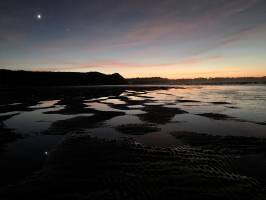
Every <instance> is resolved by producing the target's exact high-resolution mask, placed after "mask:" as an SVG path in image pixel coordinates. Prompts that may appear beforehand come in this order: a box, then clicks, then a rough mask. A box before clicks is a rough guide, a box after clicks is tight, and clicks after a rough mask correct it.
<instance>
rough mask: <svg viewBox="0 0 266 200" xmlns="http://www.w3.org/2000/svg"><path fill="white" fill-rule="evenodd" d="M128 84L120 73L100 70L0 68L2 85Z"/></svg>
mask: <svg viewBox="0 0 266 200" xmlns="http://www.w3.org/2000/svg"><path fill="white" fill-rule="evenodd" d="M120 84H127V81H126V79H124V78H123V77H122V76H121V75H120V74H118V73H115V74H111V75H106V74H102V73H99V72H87V73H79V72H32V71H11V70H0V85H2V86H63V85H120Z"/></svg>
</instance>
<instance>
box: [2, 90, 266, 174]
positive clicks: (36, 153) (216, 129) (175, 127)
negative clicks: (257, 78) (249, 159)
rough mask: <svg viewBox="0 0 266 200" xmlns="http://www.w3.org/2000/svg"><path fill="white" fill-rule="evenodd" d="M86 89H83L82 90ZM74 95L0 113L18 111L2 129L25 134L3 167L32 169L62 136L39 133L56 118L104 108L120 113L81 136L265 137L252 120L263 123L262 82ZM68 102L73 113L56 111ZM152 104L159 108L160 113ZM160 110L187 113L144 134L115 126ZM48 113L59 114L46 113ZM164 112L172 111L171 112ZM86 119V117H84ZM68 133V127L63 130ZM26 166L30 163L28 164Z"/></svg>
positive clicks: (158, 139) (155, 139)
mask: <svg viewBox="0 0 266 200" xmlns="http://www.w3.org/2000/svg"><path fill="white" fill-rule="evenodd" d="M115 89H116V88H114V90H115ZM85 90H87V89H86V88H85ZM88 90H89V89H88ZM66 95H67V94H66ZM70 99H71V98H70ZM75 99H77V100H71V101H69V100H68V101H62V102H60V100H62V99H60V98H58V99H54V100H43V101H40V102H39V103H38V104H37V105H31V106H29V108H30V110H27V111H16V110H14V111H12V112H7V113H0V117H1V116H4V115H9V114H16V113H18V114H17V115H15V116H13V117H11V118H10V119H7V120H5V121H3V124H4V125H5V126H6V127H7V128H11V129H14V131H15V132H16V133H19V134H22V135H24V139H18V140H17V141H15V142H13V143H10V144H8V145H6V146H5V150H6V151H5V152H2V153H0V158H1V162H2V163H3V164H2V167H3V166H4V165H6V167H8V165H9V164H7V163H8V162H9V163H14V165H12V166H13V167H14V170H21V169H20V166H19V165H16V164H18V163H21V160H23V161H25V162H28V163H31V164H27V163H25V162H24V164H25V166H24V165H23V166H24V168H25V170H26V169H27V168H29V169H31V168H32V170H34V169H36V168H37V167H33V166H32V165H34V166H35V165H36V166H40V163H42V162H43V160H44V159H45V156H44V155H45V152H48V154H49V151H50V149H51V148H53V147H54V146H56V145H57V144H58V143H59V142H60V141H62V140H63V138H64V136H58V135H43V134H42V133H43V132H44V131H45V130H47V129H48V128H49V127H51V126H52V125H53V123H55V122H57V121H59V120H69V119H72V118H74V117H82V116H87V117H89V116H95V114H97V113H93V110H94V111H95V112H96V111H101V112H103V113H102V114H103V115H104V114H106V112H119V113H122V114H121V115H120V116H114V117H113V118H111V119H108V120H106V121H105V122H104V123H101V124H100V125H99V126H98V127H96V128H95V127H94V128H91V129H85V130H83V134H88V135H91V136H94V137H99V138H105V139H120V138H125V137H126V138H133V139H134V140H135V141H137V142H139V143H143V144H146V145H155V146H163V147H166V146H176V145H179V144H180V141H178V140H177V139H176V138H175V137H174V136H172V135H171V132H174V131H190V132H196V133H207V134H213V135H233V136H247V137H263V138H266V126H265V125H259V124H256V123H261V122H266V86H260V85H256V86H246V85H245V86H185V87H184V88H172V87H170V88H167V87H164V88H158V89H151V88H149V87H147V88H145V87H143V86H142V87H140V88H138V87H135V88H130V89H127V90H124V92H121V94H120V95H116V96H114V95H112V94H110V95H104V94H103V95H102V96H101V95H100V97H99V96H97V97H94V96H91V97H90V98H87V97H84V98H83V97H82V98H75ZM215 102H216V103H215ZM217 102H218V103H217ZM223 103H224V104H223ZM229 103H230V104H229ZM68 104H69V105H68ZM16 105H20V102H17V103H16V104H14V106H16ZM77 105H78V106H81V105H84V109H86V108H90V109H92V111H90V112H82V111H85V110H82V109H83V108H80V107H79V109H77V110H75V106H77ZM1 106H4V105H1ZM9 106H12V104H9ZM69 106H70V107H71V109H72V111H73V109H74V111H75V112H74V113H77V114H67V113H60V111H61V110H64V109H66V108H67V107H69ZM147 107H148V108H149V109H148V110H147V109H146V108H147ZM153 108H160V109H159V110H160V112H157V111H156V109H155V110H153ZM163 108H168V109H169V108H173V109H176V108H179V109H181V110H184V111H186V112H188V113H186V114H180V113H179V114H178V113H176V114H175V113H174V114H173V117H172V118H171V119H164V120H166V123H164V124H154V125H155V126H157V127H158V128H159V129H158V130H157V131H152V132H149V133H146V134H140V135H138V134H136V135H129V134H126V133H122V132H120V131H118V130H117V129H116V128H117V127H118V126H121V125H130V124H131V125H132V124H133V125H134V124H138V125H139V124H150V123H151V122H150V121H152V122H154V120H156V119H157V120H159V121H160V118H162V117H163V116H164V115H165V114H167V112H171V111H170V110H166V111H164V110H163ZM157 110H158V109H157ZM49 111H59V112H58V113H54V114H47V113H46V112H49ZM79 112H80V113H79ZM91 112H92V113H91ZM202 113H218V114H224V115H228V116H231V117H235V118H230V119H226V120H225V119H219V120H218V119H212V118H207V117H203V116H199V115H198V114H202ZM98 115H99V113H98ZM167 116H172V115H171V113H170V115H167ZM144 120H147V121H144ZM149 120H150V121H149ZM88 123H91V122H90V118H88ZM93 123H95V122H93ZM67 134H68V130H66V135H67ZM71 134H73V131H72V132H71ZM32 163H35V164H32ZM28 165H30V166H31V167H27V166H28ZM23 166H22V167H23ZM2 171H3V169H2ZM22 171H23V170H22ZM26 171H27V170H26ZM21 173H22V172H21ZM0 175H1V174H0Z"/></svg>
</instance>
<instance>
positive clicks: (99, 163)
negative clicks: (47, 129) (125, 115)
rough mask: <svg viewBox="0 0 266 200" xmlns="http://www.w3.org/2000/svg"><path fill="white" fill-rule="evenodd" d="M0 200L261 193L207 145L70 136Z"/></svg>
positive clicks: (255, 196) (243, 196) (258, 196)
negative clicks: (165, 144)
mask: <svg viewBox="0 0 266 200" xmlns="http://www.w3.org/2000/svg"><path fill="white" fill-rule="evenodd" d="M183 137H184V134H183ZM0 199H5V200H8V199H28V200H30V199H34V200H37V199H45V200H50V199H72V200H75V199H82V200H83V199H99V200H102V199H151V200H154V199H205V200H206V199H207V200H208V199H248V200H250V199H257V200H261V199H265V193H264V190H263V187H262V186H261V185H260V183H258V182H257V181H256V180H255V179H253V178H249V177H246V176H241V175H239V174H237V173H236V172H235V170H234V169H233V167H232V165H231V157H230V156H229V155H227V154H226V155H223V154H221V153H216V152H215V151H212V150H210V149H205V148H200V147H193V146H188V145H181V146H179V147H177V148H155V147H145V146H141V145H138V144H135V143H134V142H132V141H106V140H101V139H96V138H91V137H89V136H69V137H67V138H66V140H65V141H64V142H63V144H61V145H60V146H59V147H57V148H56V150H54V151H53V152H50V153H49V158H48V161H47V163H46V165H45V166H44V168H43V170H42V171H40V172H39V173H37V174H35V175H34V176H32V177H31V178H29V179H28V180H26V181H25V182H22V183H20V184H18V185H15V186H9V187H7V188H5V189H3V190H2V191H1V192H0Z"/></svg>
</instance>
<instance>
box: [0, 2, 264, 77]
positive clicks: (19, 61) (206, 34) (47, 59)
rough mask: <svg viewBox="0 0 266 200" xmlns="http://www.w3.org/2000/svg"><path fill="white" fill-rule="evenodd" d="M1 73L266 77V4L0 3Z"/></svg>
mask: <svg viewBox="0 0 266 200" xmlns="http://www.w3.org/2000/svg"><path fill="white" fill-rule="evenodd" d="M0 68H5V69H12V70H13V69H14V70H17V69H22V70H34V71H78V72H79V71H80V72H87V71H100V72H103V73H108V74H109V73H115V72H118V73H120V74H121V75H123V76H124V77H127V78H129V77H151V76H161V77H168V78H194V77H238V76H266V0H42V1H41V0H3V1H1V2H0Z"/></svg>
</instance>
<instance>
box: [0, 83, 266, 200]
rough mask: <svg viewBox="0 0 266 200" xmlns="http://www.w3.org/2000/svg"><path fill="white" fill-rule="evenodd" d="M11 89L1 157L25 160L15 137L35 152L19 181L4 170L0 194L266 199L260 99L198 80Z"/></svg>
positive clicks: (4, 104) (1, 111) (4, 105)
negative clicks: (194, 83)
mask: <svg viewBox="0 0 266 200" xmlns="http://www.w3.org/2000/svg"><path fill="white" fill-rule="evenodd" d="M243 87H244V86H243ZM230 90H232V89H230ZM236 90H239V89H236ZM5 92H6V94H8V95H6V96H8V98H6V99H1V106H0V131H1V132H0V133H1V134H0V161H1V159H5V158H8V157H7V155H8V153H9V151H10V148H11V147H12V148H13V150H14V152H15V153H13V154H18V155H17V156H18V157H19V156H21V155H22V157H23V153H24V152H23V150H22V152H21V150H20V149H21V147H16V141H24V142H25V144H23V145H24V146H26V145H27V144H31V145H32V146H30V148H29V149H30V151H34V155H32V157H31V158H30V161H31V162H32V163H19V162H23V160H22V159H17V158H16V159H17V160H16V159H15V160H14V162H12V165H14V166H12V170H16V172H17V173H18V177H20V178H18V179H15V178H14V177H13V178H12V181H7V179H8V173H9V174H13V173H14V172H12V171H11V170H9V169H8V168H7V167H6V168H5V167H3V168H1V173H2V174H6V176H5V179H6V180H5V179H2V180H1V181H0V198H1V199H7V200H8V199H20V198H26V199H47V200H49V199H265V197H266V193H265V189H264V188H265V186H266V181H265V180H266V170H265V169H266V168H264V167H266V158H265V155H266V135H265V134H264V133H265V130H266V127H265V120H266V116H265V115H264V114H263V112H262V111H263V109H265V108H264V107H263V105H264V104H263V103H261V102H259V103H261V104H258V102H256V101H255V100H256V99H253V100H249V99H248V100H247V101H246V100H245V99H243V100H242V101H238V99H239V96H236V97H234V96H231V97H230V98H229V97H228V91H227V90H226V88H225V91H224V93H222V92H221V90H217V91H215V93H214V92H213V88H208V89H206V90H204V88H201V87H196V88H191V89H188V88H179V87H176V88H174V87H168V88H167V87H153V88H150V87H146V88H145V87H135V88H134V87H132V88H130V87H122V88H116V89H114V88H111V87H108V88H89V89H88V88H79V87H77V88H71V87H70V88H61V89H57V91H56V90H55V89H52V90H51V91H49V90H47V89H41V90H40V89H29V90H28V91H27V92H26V93H27V95H28V96H24V94H19V93H16V92H15V90H14V91H12V90H11V92H10V91H5ZM208 92H209V93H208ZM221 94H222V95H221ZM23 96H24V97H23ZM265 97H266V95H265ZM243 98H244V97H243ZM245 98H246V97H245ZM251 102H252V103H251ZM265 102H266V98H265ZM258 105H260V106H259V107H258ZM253 106H256V107H253ZM258 115H259V116H261V117H257V116H258ZM24 125H25V127H24ZM33 125H34V126H33ZM35 126H36V127H35ZM24 129H25V130H24ZM47 137H48V138H49V139H48V140H47V139H46V138H47ZM34 138H39V139H38V140H36V141H35V140H33V139H34ZM45 140H47V141H46V142H47V143H46V142H44V141H45ZM28 141H31V142H30V143H29V142H28ZM23 145H22V147H23ZM42 145H44V147H42V148H40V149H38V148H36V147H37V146H42ZM12 148H11V149H12ZM16 148H17V150H16ZM23 148H24V147H23ZM23 148H22V149H23ZM17 151H20V152H17ZM30 151H28V152H27V154H29V155H30V156H31V154H32V153H31V152H30ZM35 151H36V152H35ZM25 152H26V150H25ZM5 153H7V154H5ZM20 153H21V155H20ZM1 154H2V156H1ZM38 154H39V155H38ZM34 156H37V157H34ZM8 159H9V158H8ZM8 159H7V160H8ZM35 159H36V160H38V161H36V162H38V163H37V164H36V163H34V160H35ZM4 161H5V160H4ZM5 162H6V161H5ZM16 162H17V163H16ZM20 164H21V167H20V166H19V165H20ZM16 165H17V166H16ZM33 166H34V167H33ZM13 167H14V168H13ZM23 168H24V169H27V168H28V170H25V171H24V169H23ZM20 170H21V171H20ZM19 173H20V174H19ZM23 173H24V174H23ZM14 174H15V173H14ZM5 181H6V183H7V184H5Z"/></svg>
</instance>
